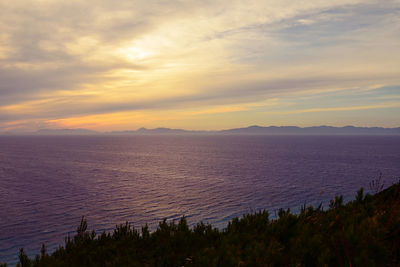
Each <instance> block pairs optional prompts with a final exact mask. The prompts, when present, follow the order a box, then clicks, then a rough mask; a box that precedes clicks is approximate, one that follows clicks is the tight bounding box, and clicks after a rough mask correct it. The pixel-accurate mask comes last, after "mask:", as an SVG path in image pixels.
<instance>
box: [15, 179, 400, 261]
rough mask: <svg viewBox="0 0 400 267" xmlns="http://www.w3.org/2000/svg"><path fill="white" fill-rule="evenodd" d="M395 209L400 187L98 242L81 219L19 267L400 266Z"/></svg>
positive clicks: (107, 236) (130, 230)
mask: <svg viewBox="0 0 400 267" xmlns="http://www.w3.org/2000/svg"><path fill="white" fill-rule="evenodd" d="M378 184H380V182H378ZM378 187H380V185H379V186H378ZM378 187H377V188H378ZM399 204H400V183H399V184H395V185H393V186H391V187H389V188H387V189H385V190H383V191H381V192H378V193H376V194H375V195H373V196H372V195H370V194H366V195H364V191H363V189H360V190H359V191H358V192H357V194H356V198H355V200H354V201H352V202H349V203H347V204H346V205H344V204H343V197H342V196H336V197H335V199H334V200H332V201H331V203H330V208H329V210H326V211H324V210H323V209H322V208H321V205H320V206H319V207H317V208H314V207H312V206H309V207H307V208H306V207H305V206H304V207H302V208H301V212H300V214H292V213H290V210H283V209H281V210H279V212H278V218H277V219H274V220H270V218H269V214H268V212H267V211H260V212H256V213H253V214H246V215H244V216H243V217H242V218H234V219H233V220H232V221H231V222H229V224H228V226H227V228H226V229H224V230H222V231H220V230H218V229H216V228H213V227H212V226H211V225H209V224H204V223H202V222H200V223H199V224H197V225H196V226H194V227H193V228H189V226H188V224H187V222H186V219H185V218H184V217H182V218H181V219H180V221H179V222H178V223H177V224H176V223H173V222H170V223H168V222H167V221H166V220H165V219H164V221H162V222H160V224H159V226H158V228H157V230H156V231H154V232H152V233H150V232H149V229H148V227H147V225H146V226H144V227H142V229H141V231H138V230H136V229H135V228H134V227H133V226H132V225H130V224H129V223H126V224H122V225H118V226H116V227H115V229H114V231H113V232H112V233H102V234H101V235H96V233H95V232H89V231H88V230H87V223H86V220H85V219H84V218H82V220H81V224H80V226H79V227H78V229H77V233H76V235H75V236H74V237H73V238H70V237H67V238H66V243H65V245H64V246H60V247H59V248H58V249H57V250H56V251H55V252H54V253H52V254H51V255H48V254H47V253H46V248H45V247H44V246H43V247H42V250H41V255H37V256H36V257H35V258H34V259H29V258H28V257H27V256H26V254H25V253H24V251H23V249H21V250H20V255H19V258H20V263H19V266H361V265H363V266H399V265H400V258H399V255H400V209H399V207H400V206H399Z"/></svg>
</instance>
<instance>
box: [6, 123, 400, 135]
mask: <svg viewBox="0 0 400 267" xmlns="http://www.w3.org/2000/svg"><path fill="white" fill-rule="evenodd" d="M4 134H7V135H14V134H17V133H11V132H8V133H4ZM20 134H21V133H20ZM157 134H159V135H165V134H217V135H400V127H397V128H382V127H355V126H345V127H333V126H313V127H303V128H302V127H297V126H268V127H263V126H257V125H254V126H249V127H245V128H235V129H228V130H220V131H190V130H183V129H170V128H155V129H146V128H140V129H138V130H134V131H113V132H97V131H93V130H88V129H41V130H38V131H36V132H30V133H24V135H157Z"/></svg>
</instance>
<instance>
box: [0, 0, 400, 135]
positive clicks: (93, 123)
mask: <svg viewBox="0 0 400 267" xmlns="http://www.w3.org/2000/svg"><path fill="white" fill-rule="evenodd" d="M399 114H400V1H399V0H383V1H382V0H379V1H370V0H361V1H360V0H331V1H326V0H310V1H307V0H298V1H288V0H264V1H258V0H247V1H236V0H229V1H228V0H212V1H209V0H204V1H203V0H194V1H192V0H185V1H183V0H181V1H175V0H169V1H165V0H159V1H153V0H134V1H127V0H113V1H110V0H107V1H106V0H96V1H94V0H87V1H81V0H69V1H56V0H40V1H37V0H36V1H35V0H30V1H25V0H18V1H16V0H1V1H0V132H29V131H36V130H38V129H43V128H56V129H57V128H86V129H92V130H98V131H115V130H134V129H137V128H140V127H147V128H155V127H169V128H183V129H192V130H217V129H228V128H235V127H245V126H249V125H262V126H269V125H277V126H284V125H296V126H302V127H305V126H317V125H332V126H345V125H354V126H367V127H369V126H380V127H399V126H400V115H399Z"/></svg>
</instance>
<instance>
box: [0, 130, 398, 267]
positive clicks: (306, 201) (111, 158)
mask: <svg viewBox="0 0 400 267" xmlns="http://www.w3.org/2000/svg"><path fill="white" fill-rule="evenodd" d="M399 177H400V137H399V136H245V135H242V136H240V135H131V136H2V137H0V262H6V263H8V264H9V265H11V266H12V265H15V264H16V263H17V261H18V251H19V248H21V247H23V248H24V250H25V252H26V253H27V254H28V255H29V256H31V257H32V256H34V255H36V254H39V253H40V247H41V245H42V244H45V245H46V247H47V249H48V252H52V251H54V250H55V249H56V248H57V247H58V246H60V245H63V244H64V242H65V237H66V236H68V235H70V236H73V235H74V233H75V231H76V228H77V227H78V225H79V223H80V220H81V218H82V216H84V217H85V218H86V220H87V222H88V229H89V230H95V231H96V232H97V233H102V232H103V231H106V232H107V231H112V229H113V228H114V227H115V225H118V224H121V223H125V222H129V223H131V224H132V225H133V226H134V227H137V228H138V229H140V228H141V227H142V226H144V225H145V224H146V223H147V224H148V225H149V227H150V229H152V230H154V229H156V227H157V225H158V223H159V222H160V221H162V220H163V219H164V218H166V219H167V220H168V221H176V220H178V219H179V218H181V216H185V217H186V219H187V220H188V223H189V224H190V225H191V226H193V225H195V224H197V223H199V222H200V221H202V222H204V223H210V224H212V226H214V227H217V228H219V229H223V228H224V227H226V226H227V223H228V222H229V220H231V219H232V218H234V217H237V216H239V217H240V216H242V215H243V214H245V213H252V212H255V211H259V210H268V211H269V213H270V218H271V219H273V218H275V216H276V213H277V210H278V209H279V208H284V209H287V208H290V209H291V211H292V212H294V213H297V212H299V209H300V207H301V206H302V205H306V206H308V205H313V206H317V205H319V204H321V203H322V207H323V208H324V209H328V206H329V200H330V199H332V198H334V197H335V195H340V194H341V195H343V197H344V200H345V201H350V200H352V199H354V196H355V194H356V191H357V190H358V189H360V188H361V187H364V188H365V190H366V191H370V192H372V191H374V190H376V187H375V188H374V187H370V183H371V181H373V180H379V183H380V184H382V185H384V187H387V186H390V185H391V184H393V183H395V182H398V181H399Z"/></svg>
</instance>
